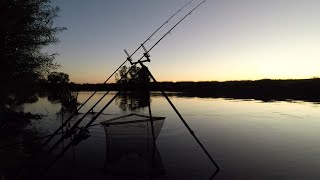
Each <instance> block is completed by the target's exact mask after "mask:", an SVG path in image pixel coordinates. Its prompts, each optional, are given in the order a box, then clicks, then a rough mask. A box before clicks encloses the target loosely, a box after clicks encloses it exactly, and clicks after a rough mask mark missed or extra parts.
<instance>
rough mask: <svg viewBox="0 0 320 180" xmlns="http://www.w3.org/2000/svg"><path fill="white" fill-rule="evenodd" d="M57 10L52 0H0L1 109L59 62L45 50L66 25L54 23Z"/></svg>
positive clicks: (54, 41)
mask: <svg viewBox="0 0 320 180" xmlns="http://www.w3.org/2000/svg"><path fill="white" fill-rule="evenodd" d="M58 11H59V8H58V7H53V6H52V5H50V0H0V27H1V28H0V59H1V61H0V63H1V64H0V82H1V85H0V86H1V88H0V94H1V95H0V96H1V97H0V98H1V99H0V100H1V106H2V107H1V109H8V108H9V109H12V107H10V105H9V104H10V102H9V101H15V100H16V99H17V97H19V96H23V95H17V94H18V93H21V92H22V93H24V91H27V90H26V89H27V88H30V87H31V88H33V87H34V86H35V83H36V81H37V80H38V79H40V78H43V77H44V75H45V74H47V73H48V72H49V71H51V70H53V69H55V68H57V67H58V66H59V65H58V64H57V63H55V62H54V58H55V56H56V54H47V53H44V52H43V51H42V49H43V47H45V46H47V45H50V44H55V43H58V39H57V37H56V34H57V33H59V32H61V31H63V30H64V29H65V28H62V27H55V26H54V25H53V20H54V18H56V17H57V13H58ZM21 90H23V91H21Z"/></svg>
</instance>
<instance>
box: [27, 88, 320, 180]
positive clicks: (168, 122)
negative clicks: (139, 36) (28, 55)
mask: <svg viewBox="0 0 320 180" xmlns="http://www.w3.org/2000/svg"><path fill="white" fill-rule="evenodd" d="M103 93H104V92H99V93H98V94H97V95H96V96H94V98H93V99H92V100H90V101H89V103H88V104H87V105H86V106H84V108H83V109H81V110H80V112H82V113H85V112H86V111H87V110H88V109H89V108H90V107H91V106H92V105H93V104H94V103H95V102H96V101H97V100H98V99H99V98H100V97H101V96H102V95H103ZM90 95H91V92H81V93H80V94H79V97H78V100H79V102H84V101H85V100H86V99H87V98H88V97H89V96H90ZM113 95H115V93H111V94H110V95H108V96H107V97H106V98H105V99H104V100H103V101H102V102H101V103H100V104H99V105H98V106H97V107H96V108H95V109H94V112H98V111H99V110H100V109H101V108H102V107H103V106H104V105H105V104H106V103H107V102H108V101H109V100H110V99H111V97H112V96H113ZM170 99H171V100H172V102H173V103H174V104H175V106H176V107H177V109H178V110H179V111H180V113H181V114H182V116H183V117H184V118H185V120H186V121H187V123H188V124H189V125H190V127H191V128H192V129H193V131H194V132H195V134H196V136H197V137H198V138H199V139H200V141H201V142H202V143H203V145H204V146H205V147H206V148H207V150H208V152H209V153H210V154H211V156H212V157H213V158H214V160H215V161H216V163H217V164H218V165H219V167H220V168H221V171H220V172H219V173H218V174H217V175H216V176H215V177H213V178H214V179H217V180H220V179H281V180H282V179H318V178H319V177H320V172H319V170H318V167H320V145H319V139H320V131H319V129H320V121H319V118H320V111H319V109H320V105H318V104H314V103H310V102H301V101H298V102H292V101H291V102H284V101H276V102H267V103H266V102H262V101H256V100H237V99H223V98H197V97H180V96H178V95H176V94H172V95H171V96H170ZM119 107H121V108H119ZM24 109H25V111H28V112H33V113H42V114H45V115H47V116H46V117H45V118H44V120H43V121H41V122H39V123H35V124H33V125H31V126H30V127H28V128H33V129H36V130H37V131H38V132H41V134H44V135H45V134H50V133H52V132H54V130H55V129H56V128H57V127H58V126H59V125H60V124H61V119H62V117H61V115H58V114H57V112H59V109H60V104H57V103H56V104H54V103H51V102H49V101H48V100H47V99H46V97H43V98H40V99H39V101H38V102H36V103H33V104H26V105H25V106H24ZM151 109H152V114H153V115H154V116H162V117H165V120H164V123H163V125H162V127H161V130H160V132H159V135H158V137H157V139H156V151H157V156H159V157H158V161H157V162H158V163H160V165H161V168H163V169H164V170H163V173H162V174H161V175H159V176H157V177H154V179H210V177H211V176H212V175H213V173H215V171H216V168H215V167H214V165H213V164H212V163H211V162H210V160H209V159H208V158H207V156H206V155H205V153H204V152H203V151H202V150H201V148H200V147H199V145H198V144H197V142H196V141H195V140H194V139H193V137H192V136H191V134H190V133H189V132H188V130H187V129H186V127H185V126H184V125H183V123H182V121H181V120H180V119H179V118H178V116H177V115H176V114H175V112H174V111H173V109H172V108H171V107H170V105H169V104H168V103H167V101H166V99H165V98H163V97H162V96H161V95H160V94H159V93H152V96H151ZM133 112H134V113H138V114H143V115H148V108H135V109H134V111H133ZM130 113H132V111H131V110H130V108H126V107H125V106H124V105H123V104H122V103H121V100H120V99H116V100H115V101H114V102H113V103H112V104H111V105H110V107H108V108H107V109H106V110H105V111H104V112H103V115H102V116H100V117H99V118H98V119H97V121H96V122H95V123H94V124H96V123H100V122H102V121H105V120H108V119H111V118H114V117H118V116H122V115H126V114H130ZM81 116H82V114H79V115H77V116H76V117H75V118H74V120H73V122H74V121H76V120H77V119H79V118H80V117H81ZM93 116H94V114H90V115H89V116H88V117H87V118H86V119H85V120H84V123H85V122H88V121H89V120H90V119H91V118H92V117H93ZM66 118H67V115H65V117H64V119H66ZM90 129H91V137H90V138H88V139H87V140H85V141H82V142H81V143H80V144H79V145H77V146H75V147H73V148H70V149H69V150H68V151H67V153H65V154H64V155H63V156H62V158H60V159H59V160H58V161H57V163H55V165H54V166H53V167H52V168H50V169H49V171H48V172H46V174H45V177H46V178H49V179H50V178H51V179H57V178H69V179H72V178H75V179H88V178H91V179H106V178H109V179H146V177H148V175H146V176H145V177H139V176H135V177H133V176H132V177H128V176H124V177H123V176H119V175H117V176H115V175H113V174H110V173H108V172H106V171H105V164H106V154H107V149H108V145H107V144H106V143H107V141H106V133H105V130H104V128H103V127H102V126H100V125H96V126H93V127H91V128H90ZM57 138H58V137H57ZM67 143H68V141H66V142H64V144H61V145H60V146H59V147H58V148H57V149H56V150H55V151H54V154H59V152H60V151H61V149H62V148H63V147H64V146H65V145H66V144H67ZM109 146H111V145H109ZM132 158H135V157H132ZM159 159H160V162H159ZM141 168H143V167H141Z"/></svg>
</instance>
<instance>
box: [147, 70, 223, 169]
mask: <svg viewBox="0 0 320 180" xmlns="http://www.w3.org/2000/svg"><path fill="white" fill-rule="evenodd" d="M147 72H148V74H149V76H150V77H151V79H152V80H153V81H154V82H155V83H157V80H156V79H155V78H154V77H153V75H152V74H151V72H150V71H149V70H148V69H147ZM160 91H161V93H162V95H163V96H164V97H165V98H166V100H167V101H168V102H169V104H170V105H171V107H172V108H173V110H174V111H175V112H176V114H177V115H178V116H179V118H180V119H181V121H182V122H183V124H184V125H185V126H186V127H187V129H188V130H189V132H190V134H191V135H192V136H193V138H194V139H195V140H196V141H197V143H198V144H199V145H200V147H201V149H202V150H203V151H204V153H205V154H206V155H207V156H208V158H209V159H210V160H211V162H212V163H213V164H214V166H215V167H216V168H217V170H218V171H219V170H220V168H219V166H218V164H217V163H216V162H215V161H214V160H213V158H212V157H211V155H210V154H209V152H208V151H207V150H206V148H205V147H204V146H203V145H202V143H201V142H200V140H199V139H198V138H197V136H196V135H195V134H194V132H193V131H192V129H191V128H190V126H189V125H188V124H187V122H186V121H185V120H184V119H183V117H182V116H181V114H180V113H179V111H178V110H177V108H176V107H175V106H174V105H173V103H172V102H171V100H170V99H169V97H168V96H167V94H166V93H165V92H164V91H163V90H162V89H160Z"/></svg>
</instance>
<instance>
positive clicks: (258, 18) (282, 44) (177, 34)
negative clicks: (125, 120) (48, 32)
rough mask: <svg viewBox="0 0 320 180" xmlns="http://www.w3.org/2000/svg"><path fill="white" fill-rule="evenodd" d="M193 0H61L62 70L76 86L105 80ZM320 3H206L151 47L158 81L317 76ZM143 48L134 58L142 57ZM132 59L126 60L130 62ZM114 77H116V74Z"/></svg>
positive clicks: (238, 0)
mask: <svg viewBox="0 0 320 180" xmlns="http://www.w3.org/2000/svg"><path fill="white" fill-rule="evenodd" d="M189 1H190V0H90V1H79V0H68V1H66V0H56V1H54V2H53V4H54V5H57V6H59V7H60V9H61V11H60V12H59V17H58V18H57V19H56V20H55V25H57V26H63V27H66V28H67V30H66V31H65V32H63V33H60V34H59V35H58V38H59V39H60V43H59V44H57V45H53V46H50V47H47V48H46V49H44V51H45V52H49V53H50V52H57V53H58V54H59V56H58V57H57V58H56V61H57V62H58V63H59V64H61V68H60V69H58V71H62V72H66V73H68V74H69V75H70V80H71V81H72V82H75V83H102V82H104V81H105V79H106V78H107V77H108V76H109V75H110V74H111V73H112V72H113V71H114V70H115V69H116V68H117V67H118V66H119V65H120V64H121V63H122V62H124V61H125V60H126V54H125V53H124V51H123V50H124V49H126V50H127V51H128V52H129V53H132V52H133V51H134V50H135V49H136V48H137V47H138V46H139V45H140V44H141V43H142V42H144V41H145V40H146V39H147V38H148V37H149V36H150V35H151V34H152V33H153V32H154V31H155V30H156V29H157V28H159V27H160V26H161V25H162V24H163V23H164V22H165V21H166V20H167V19H168V18H169V17H170V16H171V15H173V14H174V13H175V12H176V11H177V10H178V9H180V8H181V7H182V6H184V5H185V4H186V3H187V2H189ZM199 2H201V0H193V1H192V3H191V4H190V5H189V6H187V7H186V8H185V9H184V11H182V12H180V13H179V14H178V15H177V16H175V17H174V18H173V19H172V20H171V21H170V22H169V23H167V24H166V25H165V26H164V27H163V29H161V30H160V31H159V32H158V33H157V34H156V35H155V36H153V37H152V38H151V40H150V41H148V42H147V43H146V44H145V47H146V48H147V49H149V48H150V47H152V45H153V44H155V43H156V42H157V41H158V40H159V39H160V38H161V36H162V35H163V34H165V33H166V32H167V31H168V30H169V29H170V28H171V27H173V26H174V24H175V23H177V22H178V21H179V20H180V19H181V18H182V17H183V16H184V15H185V14H187V13H188V12H189V11H190V10H191V9H192V8H193V7H195V6H196V5H197V4H198V3H199ZM319 7H320V1H319V0H207V1H206V2H205V3H204V4H202V5H201V6H200V7H199V8H198V9H197V10H196V11H195V12H193V13H192V14H191V15H190V16H188V17H187V18H186V19H185V20H184V21H183V22H182V23H181V24H179V25H178V26H177V27H176V28H175V29H174V30H173V31H172V32H171V33H170V34H169V35H168V36H167V37H165V38H164V39H163V40H162V41H161V42H160V43H159V44H158V45H157V46H155V48H154V49H152V51H151V52H150V55H151V62H150V63H146V65H147V66H148V67H149V69H150V71H151V72H152V73H153V75H154V76H155V78H156V79H157V80H158V81H227V80H257V79H265V78H269V79H302V78H313V77H320V50H319V49H320V21H319V19H320V11H319ZM142 53H143V52H142V51H138V52H137V53H136V54H137V55H136V56H134V57H133V58H134V59H138V58H140V57H141V56H142ZM128 65H129V64H127V66H128ZM111 80H112V81H110V82H114V78H112V79H111Z"/></svg>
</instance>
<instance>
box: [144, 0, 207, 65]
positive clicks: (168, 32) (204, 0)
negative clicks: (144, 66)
mask: <svg viewBox="0 0 320 180" xmlns="http://www.w3.org/2000/svg"><path fill="white" fill-rule="evenodd" d="M205 2H206V0H203V1H201V2H200V3H199V4H198V5H197V6H196V7H194V8H193V9H192V10H191V11H190V12H189V13H188V14H186V15H185V16H184V17H183V18H182V19H181V20H180V21H179V22H177V23H176V24H175V25H174V26H173V27H172V28H171V29H170V30H169V31H167V33H165V34H164V35H163V36H162V37H161V38H160V39H159V40H158V41H157V42H156V43H155V44H154V45H153V46H152V47H151V48H150V49H149V50H148V51H147V52H146V53H149V52H150V51H151V50H152V49H153V48H154V47H155V46H156V45H158V44H159V42H160V41H162V40H163V39H164V38H165V37H166V36H167V35H168V34H170V33H171V31H172V30H173V29H174V28H175V27H177V26H178V25H179V24H180V23H181V22H182V21H183V20H185V19H186V17H188V16H189V15H191V13H192V12H193V11H194V10H196V9H197V8H198V7H199V6H200V5H202V4H203V3H205ZM144 57H145V56H144V55H143V56H142V57H141V58H140V59H139V60H138V61H140V60H142V58H144Z"/></svg>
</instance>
